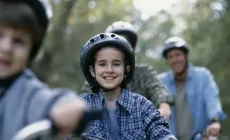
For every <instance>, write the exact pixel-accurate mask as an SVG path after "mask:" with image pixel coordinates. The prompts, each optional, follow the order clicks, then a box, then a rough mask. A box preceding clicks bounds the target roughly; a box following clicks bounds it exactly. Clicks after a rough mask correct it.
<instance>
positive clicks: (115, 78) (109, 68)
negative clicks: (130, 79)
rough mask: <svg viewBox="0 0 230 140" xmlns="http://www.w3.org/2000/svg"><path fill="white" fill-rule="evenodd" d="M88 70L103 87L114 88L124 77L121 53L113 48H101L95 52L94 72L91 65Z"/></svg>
mask: <svg viewBox="0 0 230 140" xmlns="http://www.w3.org/2000/svg"><path fill="white" fill-rule="evenodd" d="M90 71H91V74H92V76H94V77H96V80H97V82H98V83H99V84H100V85H101V86H102V87H103V88H105V89H114V88H116V87H118V86H119V85H120V84H121V83H122V81H123V79H124V60H123V56H122V53H121V52H120V51H118V50H117V49H114V48H103V49H102V50H100V51H98V52H97V54H96V62H95V73H94V71H93V69H92V67H91V69H90ZM119 88H120V87H119Z"/></svg>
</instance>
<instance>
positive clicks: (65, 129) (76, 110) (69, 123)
mask: <svg viewBox="0 0 230 140" xmlns="http://www.w3.org/2000/svg"><path fill="white" fill-rule="evenodd" d="M31 98H32V99H31V100H30V105H29V107H28V108H29V109H28V112H27V114H25V115H26V116H27V119H26V121H27V124H31V123H34V122H36V121H39V120H42V119H47V118H48V119H52V121H53V122H54V123H55V125H56V127H57V128H59V129H60V132H61V133H63V134H65V135H69V134H71V133H72V132H73V131H74V130H75V128H76V126H77V124H78V121H79V120H80V118H81V116H82V114H83V112H84V110H85V109H86V105H85V102H84V101H83V100H81V99H80V98H79V97H77V96H76V93H74V92H73V91H71V90H65V89H57V90H51V89H43V90H40V91H38V92H37V93H35V94H34V95H33V97H31Z"/></svg>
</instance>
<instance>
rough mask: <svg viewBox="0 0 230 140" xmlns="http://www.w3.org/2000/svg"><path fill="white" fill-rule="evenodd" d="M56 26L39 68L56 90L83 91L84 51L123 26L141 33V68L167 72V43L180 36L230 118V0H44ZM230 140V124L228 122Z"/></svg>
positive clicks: (50, 32) (36, 66)
mask: <svg viewBox="0 0 230 140" xmlns="http://www.w3.org/2000/svg"><path fill="white" fill-rule="evenodd" d="M43 1H44V2H45V4H46V6H47V8H48V9H47V11H48V13H49V15H50V17H51V23H50V27H49V30H48V32H47V36H46V39H45V42H44V44H43V46H44V47H43V50H42V51H41V52H40V54H39V56H38V57H37V59H36V62H35V64H34V65H33V70H34V71H35V72H36V73H37V74H38V76H39V78H40V79H41V80H43V81H44V82H46V83H48V84H49V85H50V86H51V87H67V88H72V89H74V90H76V91H77V92H79V91H80V88H81V86H82V84H83V82H84V76H83V74H82V72H81V69H80V65H79V64H80V60H79V59H80V51H81V48H82V47H83V45H84V43H86V41H87V40H88V39H89V38H90V37H92V36H94V35H96V34H98V33H101V32H104V30H105V29H106V28H107V26H108V25H110V24H111V23H112V22H114V21H117V20H122V21H127V22H131V23H132V24H134V25H135V26H136V27H137V29H138V31H139V32H138V34H139V42H138V45H137V54H136V57H137V63H148V64H151V65H152V66H153V67H154V68H155V69H156V70H157V71H158V73H160V72H163V71H165V70H167V68H168V67H167V65H166V63H165V61H164V60H163V58H162V57H161V50H162V44H163V41H164V40H165V39H166V38H168V37H170V36H172V35H177V36H180V37H183V38H184V39H185V40H186V41H187V42H188V44H189V46H190V49H191V53H190V60H191V62H192V63H193V64H194V65H198V66H205V67H207V68H208V69H210V71H211V72H212V73H213V75H214V78H215V80H216V82H217V84H218V86H219V88H220V98H221V101H222V104H223V108H224V111H225V112H226V113H227V114H228V116H230V96H229V94H230V89H229V87H230V0H161V1H157V0H43ZM223 135H225V136H226V137H225V138H224V139H228V138H227V136H228V137H229V138H230V121H229V120H227V121H225V122H224V126H223Z"/></svg>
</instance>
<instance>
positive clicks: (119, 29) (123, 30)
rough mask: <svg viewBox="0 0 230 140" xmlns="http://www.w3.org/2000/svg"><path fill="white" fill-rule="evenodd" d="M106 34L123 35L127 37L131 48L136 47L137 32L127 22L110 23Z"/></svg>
mask: <svg viewBox="0 0 230 140" xmlns="http://www.w3.org/2000/svg"><path fill="white" fill-rule="evenodd" d="M105 32H106V33H115V34H124V35H127V37H128V39H129V41H130V44H131V45H132V47H135V46H136V43H137V38H138V37H137V31H136V29H135V28H134V26H133V25H132V24H130V23H128V22H123V21H116V22H114V23H112V24H111V25H110V26H109V27H107V29H106V30H105Z"/></svg>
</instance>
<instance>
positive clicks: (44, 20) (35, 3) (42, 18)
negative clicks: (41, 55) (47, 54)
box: [0, 0, 49, 61]
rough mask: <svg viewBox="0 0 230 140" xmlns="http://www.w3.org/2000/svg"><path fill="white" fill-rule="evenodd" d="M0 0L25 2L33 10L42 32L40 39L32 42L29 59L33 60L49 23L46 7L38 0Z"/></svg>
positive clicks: (4, 0)
mask: <svg viewBox="0 0 230 140" xmlns="http://www.w3.org/2000/svg"><path fill="white" fill-rule="evenodd" d="M0 1H3V2H6V3H10V2H15V3H25V4H27V5H28V6H29V7H30V8H31V9H32V10H33V11H34V14H35V16H36V18H37V20H38V24H39V25H40V27H41V30H42V31H41V33H42V34H41V38H40V40H39V41H37V42H34V43H33V47H32V50H31V53H30V61H31V60H33V59H34V58H35V57H36V55H37V54H38V51H39V50H40V47H41V44H42V41H43V38H44V36H45V33H46V30H47V27H48V24H49V18H48V13H47V10H46V7H45V6H44V4H43V3H42V2H41V1H40V0H0Z"/></svg>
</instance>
